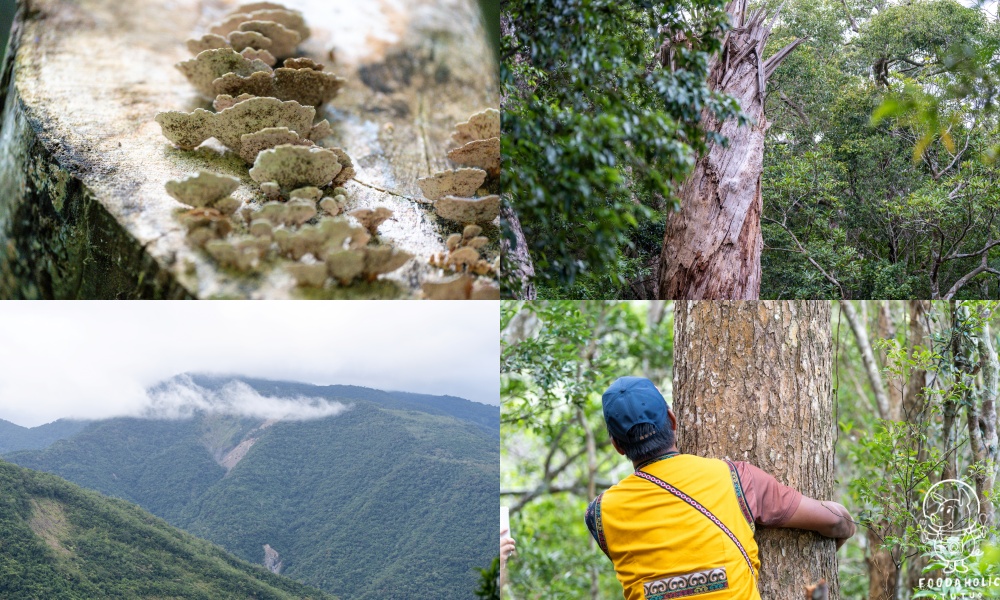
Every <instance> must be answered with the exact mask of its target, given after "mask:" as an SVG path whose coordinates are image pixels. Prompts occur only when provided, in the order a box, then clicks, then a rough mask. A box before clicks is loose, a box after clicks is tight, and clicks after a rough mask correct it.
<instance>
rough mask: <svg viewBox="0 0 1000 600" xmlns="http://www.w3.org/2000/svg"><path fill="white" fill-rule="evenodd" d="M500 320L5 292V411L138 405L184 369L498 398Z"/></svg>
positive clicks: (434, 312) (356, 307)
mask: <svg viewBox="0 0 1000 600" xmlns="http://www.w3.org/2000/svg"><path fill="white" fill-rule="evenodd" d="M499 322H500V318H499V309H498V307H497V303H495V302H413V301H400V302H390V301H384V300H379V301H370V302H349V301H331V302H308V301H288V302H255V301H246V302H200V301H199V302H178V301H172V302H79V301H78V302H0V419H6V420H8V421H12V422H14V423H17V424H18V425H23V426H26V427H33V426H36V425H41V424H43V423H48V422H51V421H54V420H56V419H59V418H62V417H79V418H103V417H110V416H116V415H128V414H138V413H140V412H142V411H143V410H144V409H146V408H148V405H149V403H150V399H149V398H148V396H147V395H146V393H145V390H146V389H147V388H148V387H149V386H151V385H153V384H155V383H157V382H159V381H162V380H164V379H167V378H169V377H172V376H174V375H176V374H179V373H184V372H200V373H206V372H207V373H226V374H230V373H235V374H243V375H248V376H253V377H263V378H270V379H287V380H293V381H304V382H307V383H315V384H350V385H361V386H366V387H371V388H377V389H383V390H403V391H410V392H420V393H427V394H449V395H453V396H459V397H462V398H467V399H469V400H474V401H477V402H484V403H488V404H494V405H496V404H498V403H499V398H500V391H499V388H500V382H499V364H500V344H499V336H500V333H499V329H500V323H499Z"/></svg>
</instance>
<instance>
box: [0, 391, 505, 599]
mask: <svg viewBox="0 0 1000 600" xmlns="http://www.w3.org/2000/svg"><path fill="white" fill-rule="evenodd" d="M192 380H193V381H194V382H195V383H196V384H198V385H201V386H203V387H209V388H211V387H212V386H223V385H226V384H227V382H229V381H231V380H230V379H224V378H223V379H216V380H214V381H210V380H205V379H200V380H199V379H196V378H192ZM240 381H243V383H245V384H246V385H249V386H250V387H252V388H253V389H255V390H256V391H257V392H258V393H260V394H261V395H265V396H277V397H292V396H297V395H303V396H306V395H308V396H312V397H318V398H325V399H328V400H337V401H340V402H344V403H350V408H349V409H348V410H346V411H344V412H342V413H340V414H337V415H336V416H331V417H325V418H320V419H312V420H302V421H280V420H279V421H274V422H271V423H270V424H267V425H266V426H264V425H265V424H266V423H267V420H266V419H261V418H250V417H241V416H238V415H231V414H218V413H206V412H202V413H198V414H197V415H195V416H192V417H191V418H188V419H175V420H157V419H143V418H136V417H118V418H114V419H107V420H102V421H95V422H92V423H91V424H89V425H88V426H87V427H86V428H85V429H84V430H83V431H81V432H79V433H78V434H76V435H75V436H73V437H71V438H69V439H66V440H61V441H58V442H56V443H54V444H53V445H52V446H50V447H49V448H47V449H45V450H40V451H39V450H34V451H22V452H15V453H11V454H7V455H6V457H7V458H8V459H9V460H11V461H12V462H17V463H18V464H21V465H22V466H25V467H29V468H35V469H39V470H45V471H50V472H53V473H56V474H58V475H60V476H63V477H66V478H67V479H69V480H71V481H74V482H76V483H79V484H81V485H84V486H86V487H89V488H92V489H96V490H98V491H100V492H102V493H106V494H110V495H114V496H118V497H121V498H124V499H126V500H128V501H132V502H135V503H137V504H139V505H140V506H143V507H144V508H146V509H147V510H149V511H150V512H152V513H153V514H156V515H157V516H159V517H162V518H164V519H166V520H167V521H168V522H170V523H171V524H173V525H175V526H178V527H181V528H182V529H185V530H186V531H189V532H191V533H193V534H195V535H198V536H199V537H203V538H205V539H208V540H210V541H213V542H215V543H218V544H220V545H221V546H222V547H224V548H226V549H227V550H229V551H231V552H233V553H234V554H236V555H237V556H238V557H240V558H242V559H244V560H248V561H251V562H254V563H257V564H263V563H264V561H265V559H266V558H267V556H266V551H265V546H267V547H269V548H270V549H271V550H272V551H273V552H276V553H277V555H276V556H277V558H273V557H272V558H273V560H272V564H278V563H280V564H281V565H282V573H284V574H286V575H288V576H289V577H292V578H294V579H296V580H298V581H301V582H303V583H307V584H309V585H312V586H315V587H318V588H320V589H323V590H325V591H327V592H330V593H334V594H337V595H339V596H341V597H345V598H359V599H362V600H365V599H372V600H374V599H375V598H382V597H385V595H390V596H395V597H448V598H466V597H467V598H472V597H473V593H472V590H473V589H474V587H475V585H476V573H475V569H476V568H481V567H484V566H486V565H487V564H488V563H489V561H490V560H491V559H492V557H493V555H494V554H495V552H496V550H495V548H493V544H492V540H493V538H494V537H495V536H494V535H493V533H494V532H493V529H495V527H493V525H494V524H495V523H494V521H495V520H496V514H495V513H496V512H497V510H496V509H497V508H498V507H499V499H498V495H497V492H496V490H497V486H498V485H499V408H498V407H490V406H489V405H485V404H479V403H472V402H471V401H468V400H463V399H457V400H459V401H458V402H454V401H450V400H442V397H438V396H430V397H423V396H422V395H419V394H414V395H409V394H407V393H405V392H402V393H399V392H397V393H395V394H402V396H401V397H400V396H396V395H394V393H390V392H384V391H380V390H373V389H370V388H359V387H358V386H327V387H333V389H326V390H325V391H323V392H317V391H316V388H317V386H312V385H310V384H298V383H295V382H292V383H286V382H276V381H272V380H255V379H252V378H244V379H240ZM359 390H364V391H359ZM306 391H311V393H308V394H306V393H300V392H306ZM348 395H350V396H353V397H347V396H348ZM473 404H475V406H472V405H473ZM491 409H495V410H491ZM494 415H495V416H494ZM494 419H495V420H494ZM251 440H252V441H251ZM428 594H430V595H428Z"/></svg>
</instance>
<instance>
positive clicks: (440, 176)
mask: <svg viewBox="0 0 1000 600" xmlns="http://www.w3.org/2000/svg"><path fill="white" fill-rule="evenodd" d="M451 137H452V139H453V140H454V141H455V142H456V143H458V144H459V146H458V147H457V148H455V149H454V150H451V151H450V152H448V158H449V159H450V160H451V161H452V162H455V163H458V164H460V165H466V166H465V167H463V168H459V169H449V170H447V171H441V172H439V173H435V174H433V175H431V176H430V177H424V178H422V179H418V180H417V184H418V185H419V186H420V190H421V191H422V192H423V194H424V197H425V199H426V200H427V201H429V202H431V203H433V205H434V210H435V211H436V212H437V215H438V216H439V217H441V218H442V219H446V220H448V221H452V222H455V223H459V224H461V225H464V226H465V228H464V230H463V231H462V233H460V234H459V233H455V234H452V235H451V236H449V237H448V239H447V240H446V244H447V251H446V252H443V253H441V254H437V255H435V256H432V257H431V259H430V264H431V265H432V266H435V267H439V268H442V269H444V270H446V271H454V272H456V273H458V275H456V276H453V277H451V278H449V279H444V280H441V281H436V282H425V283H424V284H423V286H422V289H423V293H424V296H425V297H428V298H447V299H463V298H472V299H480V298H482V299H499V298H500V288H499V286H497V283H496V281H495V279H491V278H495V277H496V274H497V270H498V269H499V264H500V257H499V256H497V258H496V259H495V260H494V261H493V262H489V261H486V260H483V258H482V257H481V256H480V252H479V250H480V248H482V247H483V246H485V245H486V244H488V243H489V239H488V238H486V237H484V236H481V235H480V234H481V233H482V232H483V228H482V227H481V226H480V225H482V224H487V223H492V222H493V221H494V220H495V219H497V217H498V216H499V214H500V196H498V195H495V194H482V195H480V194H479V191H481V190H483V189H484V187H483V186H484V184H487V181H489V184H488V187H495V185H496V183H497V180H498V179H499V177H500V111H498V110H496V109H495V108H489V109H486V110H484V111H483V112H480V113H476V114H474V115H472V116H471V117H470V118H469V120H468V121H466V122H465V123H459V124H458V125H456V126H455V132H454V133H452V135H451ZM476 275H479V276H481V277H478V278H477V277H475V276H476Z"/></svg>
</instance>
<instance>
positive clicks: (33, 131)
mask: <svg viewBox="0 0 1000 600" xmlns="http://www.w3.org/2000/svg"><path fill="white" fill-rule="evenodd" d="M237 3H238V2H237V1H236V0H177V1H176V2H170V3H164V2H155V1H153V0H147V1H141V2H140V1H136V2H120V1H119V0H22V4H21V6H20V9H19V14H18V17H17V20H16V23H15V30H14V33H13V39H12V41H11V46H10V48H9V52H8V55H7V58H6V61H5V65H4V75H3V80H2V88H0V94H2V105H3V122H2V123H3V124H2V135H0V297H23V298H80V297H94V298H109V297H123V298H132V297H136V298H208V297H237V298H246V297H253V298H288V297H303V296H306V295H308V296H310V297H312V296H316V297H408V296H411V295H413V294H414V293H415V292H416V291H417V290H418V289H419V286H420V283H421V282H422V281H423V280H425V279H426V278H428V277H431V276H433V275H434V274H436V272H437V271H436V269H433V268H432V267H430V266H429V265H428V264H427V258H429V257H430V256H431V255H433V254H436V253H439V252H442V251H444V250H445V244H444V240H445V239H446V238H447V236H448V235H449V234H451V233H457V232H461V230H462V227H461V225H458V224H453V223H448V222H445V221H442V220H440V219H438V218H437V217H436V215H435V214H434V212H433V209H431V208H430V206H429V205H426V204H423V203H420V202H419V201H418V198H420V196H421V194H420V190H419V188H418V187H417V179H418V178H419V177H424V176H427V175H429V174H431V173H433V172H435V171H439V170H443V169H445V168H448V167H449V166H451V165H450V163H449V162H448V161H447V159H446V153H447V151H448V150H449V149H450V148H451V147H452V146H453V144H452V143H451V141H450V139H449V135H450V132H451V130H452V128H453V126H454V124H455V123H458V122H461V121H465V120H466V119H467V118H468V117H469V115H471V114H472V113H475V112H478V111H480V110H482V109H484V108H487V107H491V106H492V107H495V106H497V105H498V85H497V81H496V75H495V72H496V70H495V68H493V67H492V65H493V64H494V63H493V58H492V56H491V55H490V50H489V48H488V46H487V43H486V38H485V34H484V33H483V31H482V26H481V21H480V19H479V15H478V13H477V9H476V8H475V3H474V2H472V0H378V1H372V2H356V3H350V2H346V3H334V2H328V1H326V0H287V1H285V2H284V3H285V4H287V5H288V6H289V7H290V8H295V9H298V10H301V11H302V12H303V13H304V15H305V17H306V20H307V21H308V23H309V25H310V26H311V27H312V31H313V35H312V37H311V38H309V40H307V41H306V42H305V43H304V44H303V45H302V46H301V47H300V49H299V50H300V53H302V54H303V55H305V56H308V57H310V58H312V59H314V60H316V61H317V62H321V63H324V64H326V65H327V67H326V68H327V70H330V71H332V72H334V73H337V74H338V75H341V76H343V77H346V78H347V85H346V87H345V88H344V89H343V90H342V92H341V94H340V96H338V97H337V98H335V99H334V100H333V101H332V102H330V103H329V104H328V105H327V106H324V107H322V108H321V109H320V110H319V111H318V120H319V119H323V118H326V119H328V120H329V121H330V123H331V124H332V125H333V132H334V135H333V137H332V138H331V140H330V141H331V142H333V143H334V145H337V146H340V147H343V148H344V149H346V150H347V152H348V153H349V154H350V155H351V157H352V158H353V160H354V164H355V166H356V168H357V170H358V174H357V176H356V179H355V180H354V181H351V182H349V183H348V184H347V185H346V186H345V187H346V188H347V190H348V208H349V209H355V208H374V207H376V206H386V207H388V208H390V209H392V210H393V211H394V212H395V218H394V219H393V220H391V221H388V222H386V223H384V224H383V225H382V226H381V227H380V228H379V234H380V237H381V242H382V243H385V244H392V245H395V246H397V247H399V248H401V249H402V250H406V251H408V252H411V253H413V254H415V255H417V256H418V257H419V258H418V260H416V261H413V262H411V263H410V265H408V266H407V267H405V268H404V269H402V270H400V271H397V272H396V273H394V274H392V275H391V279H390V280H382V281H378V282H375V283H371V284H356V285H354V286H351V287H346V288H333V289H328V290H324V291H315V290H314V291H311V292H307V291H303V290H300V289H298V288H296V287H295V283H294V280H293V279H292V277H291V276H290V275H289V274H288V273H287V272H286V271H285V270H284V269H270V270H265V272H263V273H262V274H260V275H258V276H253V277H246V276H241V275H239V274H236V273H232V272H229V271H226V270H224V269H220V268H219V267H218V265H217V264H216V263H215V262H214V261H213V260H212V259H211V258H210V257H208V256H207V255H205V254H204V253H203V252H201V251H198V250H196V249H193V248H192V247H191V246H189V245H188V244H187V243H186V242H185V239H184V232H183V230H182V228H181V226H180V224H179V223H178V222H177V220H176V219H175V217H174V213H175V211H176V210H177V209H178V208H179V205H178V204H177V203H176V202H175V201H174V200H173V199H171V198H170V197H169V196H168V195H167V193H166V191H165V190H164V183H165V182H166V181H168V180H170V179H178V178H180V177H183V176H185V175H187V174H190V173H194V172H196V171H197V170H199V169H202V168H204V169H208V170H211V171H214V172H217V173H222V174H228V175H233V176H236V177H239V178H240V179H241V182H242V184H241V186H240V188H239V189H238V190H237V191H236V192H235V194H234V197H236V198H237V199H239V200H243V201H246V202H250V203H260V202H262V201H263V196H262V195H261V194H260V191H259V188H258V186H257V185H256V184H255V183H254V182H253V181H251V180H250V178H249V175H248V173H247V169H246V165H244V164H243V162H242V160H240V159H239V157H238V156H235V155H233V154H232V153H224V152H223V150H222V147H221V146H220V145H217V144H215V143H214V142H209V143H207V144H206V145H204V146H202V147H201V148H199V149H198V150H196V151H192V152H185V151H181V150H178V149H176V148H174V147H173V146H171V145H170V143H169V142H167V140H166V139H165V138H164V137H163V136H162V135H161V132H160V127H159V126H158V125H157V124H156V123H155V122H154V121H153V117H154V116H155V115H156V113H157V112H160V111H168V110H184V111H190V110H192V109H194V108H210V106H209V104H208V103H207V102H206V101H205V100H203V99H201V98H199V97H198V95H197V93H196V91H195V90H194V88H193V87H192V86H191V85H190V83H189V82H188V81H187V80H186V79H185V78H184V76H183V75H182V74H181V73H180V72H178V71H177V69H175V68H174V64H175V63H177V62H179V61H181V60H185V59H187V58H189V57H190V54H189V53H188V50H187V49H186V47H185V40H186V39H188V38H189V37H199V36H200V35H201V34H202V33H205V31H206V30H207V27H208V25H209V24H210V23H211V22H212V21H214V20H216V19H217V18H218V17H220V16H221V15H222V14H224V13H225V12H226V11H227V10H229V9H231V8H232V7H234V6H236V4H237ZM332 56H333V57H335V61H331V57H332ZM487 229H489V231H487V232H486V233H487V235H489V237H490V238H491V240H493V241H492V242H491V244H490V245H489V246H488V247H487V248H485V255H486V256H487V257H488V258H489V259H490V260H493V258H494V257H496V255H497V254H498V252H499V235H498V230H497V228H496V227H495V226H493V225H491V226H489V227H488V228H487Z"/></svg>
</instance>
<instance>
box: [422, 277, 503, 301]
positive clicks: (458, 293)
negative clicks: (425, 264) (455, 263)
mask: <svg viewBox="0 0 1000 600" xmlns="http://www.w3.org/2000/svg"><path fill="white" fill-rule="evenodd" d="M420 289H421V290H422V291H423V295H424V298H426V299H427V300H499V299H500V286H499V285H497V283H496V282H495V281H491V280H489V279H482V278H479V279H476V278H473V277H472V276H470V275H458V276H455V277H451V278H448V279H442V280H438V281H425V282H424V283H423V284H422V285H421V286H420Z"/></svg>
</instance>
